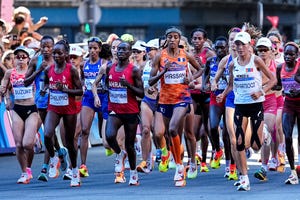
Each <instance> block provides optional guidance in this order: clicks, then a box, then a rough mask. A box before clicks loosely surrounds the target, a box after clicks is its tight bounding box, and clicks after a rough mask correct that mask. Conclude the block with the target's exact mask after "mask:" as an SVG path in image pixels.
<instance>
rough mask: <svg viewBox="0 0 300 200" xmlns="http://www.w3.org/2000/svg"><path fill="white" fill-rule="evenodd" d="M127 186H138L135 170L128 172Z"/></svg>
mask: <svg viewBox="0 0 300 200" xmlns="http://www.w3.org/2000/svg"><path fill="white" fill-rule="evenodd" d="M129 185H135V186H137V185H139V177H138V173H137V171H136V170H130V180H129Z"/></svg>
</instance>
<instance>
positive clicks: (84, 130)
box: [81, 126, 90, 137]
mask: <svg viewBox="0 0 300 200" xmlns="http://www.w3.org/2000/svg"><path fill="white" fill-rule="evenodd" d="M89 134H90V129H89V128H88V127H84V126H82V128H81V136H82V137H86V136H88V135H89Z"/></svg>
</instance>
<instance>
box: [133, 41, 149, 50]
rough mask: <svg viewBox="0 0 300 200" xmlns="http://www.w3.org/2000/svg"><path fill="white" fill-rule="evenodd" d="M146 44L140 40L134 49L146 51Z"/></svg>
mask: <svg viewBox="0 0 300 200" xmlns="http://www.w3.org/2000/svg"><path fill="white" fill-rule="evenodd" d="M145 45H146V42H144V41H142V40H138V41H136V42H135V43H134V45H133V46H132V49H137V50H140V51H146V47H145Z"/></svg>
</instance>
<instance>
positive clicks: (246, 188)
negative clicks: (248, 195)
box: [237, 182, 250, 191]
mask: <svg viewBox="0 0 300 200" xmlns="http://www.w3.org/2000/svg"><path fill="white" fill-rule="evenodd" d="M249 190H250V184H249V183H245V182H242V183H240V185H239V186H238V187H237V191H249Z"/></svg>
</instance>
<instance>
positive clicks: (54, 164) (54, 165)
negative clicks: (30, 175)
mask: <svg viewBox="0 0 300 200" xmlns="http://www.w3.org/2000/svg"><path fill="white" fill-rule="evenodd" d="M49 166H50V168H49V177H50V178H57V177H58V176H59V167H60V161H59V158H58V157H56V156H55V157H53V158H50V165H49Z"/></svg>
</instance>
